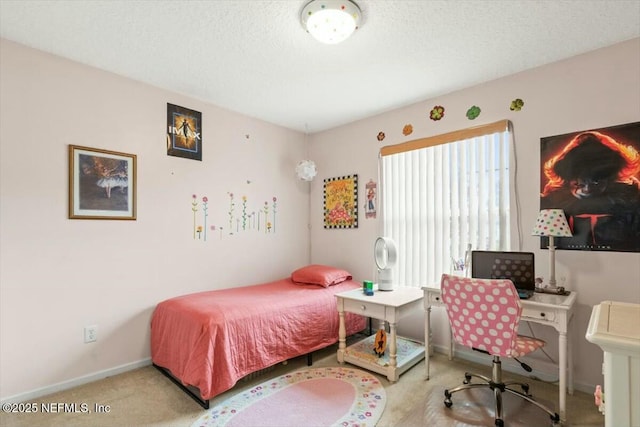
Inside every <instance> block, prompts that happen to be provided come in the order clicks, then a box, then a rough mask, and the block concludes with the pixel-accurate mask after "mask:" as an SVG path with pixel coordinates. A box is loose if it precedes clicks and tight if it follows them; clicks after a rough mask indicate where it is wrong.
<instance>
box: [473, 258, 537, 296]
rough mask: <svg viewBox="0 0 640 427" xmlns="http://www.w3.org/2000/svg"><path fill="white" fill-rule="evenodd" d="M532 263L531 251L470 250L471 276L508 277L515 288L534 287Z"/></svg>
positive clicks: (530, 288) (529, 288)
mask: <svg viewBox="0 0 640 427" xmlns="http://www.w3.org/2000/svg"><path fill="white" fill-rule="evenodd" d="M534 265H535V263H534V257H533V252H498V251H472V252H471V277H474V278H477V279H510V280H511V281H512V282H513V284H514V285H515V286H516V288H517V289H527V290H531V291H533V290H534V289H535V287H536V284H535V269H534Z"/></svg>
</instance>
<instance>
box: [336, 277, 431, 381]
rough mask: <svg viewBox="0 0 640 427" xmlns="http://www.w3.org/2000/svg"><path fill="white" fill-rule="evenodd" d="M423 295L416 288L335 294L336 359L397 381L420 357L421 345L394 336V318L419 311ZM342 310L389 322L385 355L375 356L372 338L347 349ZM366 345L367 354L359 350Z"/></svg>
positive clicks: (396, 321)
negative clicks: (338, 323)
mask: <svg viewBox="0 0 640 427" xmlns="http://www.w3.org/2000/svg"><path fill="white" fill-rule="evenodd" d="M423 296H424V293H423V292H422V290H421V289H419V288H397V289H394V290H393V291H376V292H375V293H374V294H373V295H371V296H367V295H365V294H364V293H363V292H362V290H360V289H355V290H353V291H348V292H342V293H339V294H336V298H337V299H338V314H339V316H340V328H339V334H338V339H339V345H338V362H340V363H344V362H349V363H351V364H353V365H356V366H360V367H362V368H365V369H369V370H371V371H373V372H377V373H379V374H382V375H386V376H387V378H388V379H389V381H392V382H393V381H397V380H398V377H399V376H400V374H402V373H403V372H405V371H406V370H408V369H409V368H411V367H412V366H413V365H415V364H416V363H418V362H419V361H420V360H422V359H423V358H424V346H423V345H422V344H421V343H418V342H415V341H411V340H407V339H405V338H401V337H398V336H397V334H396V326H397V323H398V321H399V320H400V319H401V318H403V317H404V316H406V315H407V314H409V313H411V312H413V313H415V312H416V310H419V309H420V308H421V307H422V298H423ZM345 312H349V313H357V314H361V315H363V316H367V317H373V318H375V319H380V320H382V321H386V322H388V323H389V339H388V341H387V344H388V346H387V352H388V353H389V354H388V356H387V355H385V356H384V358H379V357H378V356H376V355H375V354H374V352H373V340H372V337H369V338H366V339H365V340H363V341H361V342H359V343H356V344H353V345H351V346H349V348H347V346H346V329H345V323H344V313H345ZM367 348H370V353H367V352H366V351H362V350H363V349H367ZM399 348H400V352H399V351H398V349H399Z"/></svg>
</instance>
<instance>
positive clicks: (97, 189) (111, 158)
mask: <svg viewBox="0 0 640 427" xmlns="http://www.w3.org/2000/svg"><path fill="white" fill-rule="evenodd" d="M136 171H137V166H136V155H135V154H125V153H118V152H116V151H109V150H100V149H97V148H89V147H80V146H77V145H70V146H69V218H70V219H130V220H133V219H136Z"/></svg>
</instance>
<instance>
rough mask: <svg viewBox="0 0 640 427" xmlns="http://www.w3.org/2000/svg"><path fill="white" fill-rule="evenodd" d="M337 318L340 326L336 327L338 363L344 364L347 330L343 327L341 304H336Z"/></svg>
mask: <svg viewBox="0 0 640 427" xmlns="http://www.w3.org/2000/svg"><path fill="white" fill-rule="evenodd" d="M338 317H340V325H339V326H338V362H339V363H344V350H345V348H347V340H346V338H347V328H345V326H344V310H343V308H342V304H340V303H339V304H338Z"/></svg>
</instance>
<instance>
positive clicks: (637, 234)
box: [540, 122, 640, 252]
mask: <svg viewBox="0 0 640 427" xmlns="http://www.w3.org/2000/svg"><path fill="white" fill-rule="evenodd" d="M540 143H541V155H540V161H541V174H540V176H541V180H540V208H541V209H553V208H555V209H563V210H564V213H565V216H566V217H567V221H568V223H569V227H570V229H571V232H572V234H573V236H572V237H558V238H555V239H554V242H555V243H556V246H557V248H558V249H574V250H590V251H618V252H640V122H635V123H629V124H624V125H619V126H612V127H607V128H600V129H595V130H589V131H580V132H573V133H570V134H565V135H557V136H549V137H545V138H541V139H540ZM547 246H548V239H547V238H542V240H541V247H542V248H546V247H547Z"/></svg>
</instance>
